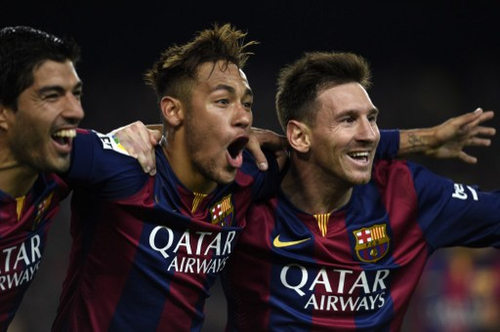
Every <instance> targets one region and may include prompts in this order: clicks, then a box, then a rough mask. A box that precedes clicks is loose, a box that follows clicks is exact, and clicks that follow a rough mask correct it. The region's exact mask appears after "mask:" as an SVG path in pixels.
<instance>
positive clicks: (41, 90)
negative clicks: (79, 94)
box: [38, 81, 83, 94]
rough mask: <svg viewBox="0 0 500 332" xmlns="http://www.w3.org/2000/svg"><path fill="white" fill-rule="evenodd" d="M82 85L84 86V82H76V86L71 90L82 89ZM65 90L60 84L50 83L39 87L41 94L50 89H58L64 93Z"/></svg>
mask: <svg viewBox="0 0 500 332" xmlns="http://www.w3.org/2000/svg"><path fill="white" fill-rule="evenodd" d="M82 86H83V84H82V82H81V81H79V82H78V83H76V84H75V86H74V87H73V89H71V90H72V91H74V90H75V89H81V88H82ZM64 90H65V89H64V88H63V87H62V86H60V85H48V86H44V87H42V88H40V89H38V93H39V94H44V93H47V92H50V91H57V92H59V93H63V92H64Z"/></svg>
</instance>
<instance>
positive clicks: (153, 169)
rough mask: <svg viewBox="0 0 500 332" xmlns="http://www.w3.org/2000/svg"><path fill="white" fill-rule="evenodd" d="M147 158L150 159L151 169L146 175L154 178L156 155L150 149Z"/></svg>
mask: <svg viewBox="0 0 500 332" xmlns="http://www.w3.org/2000/svg"><path fill="white" fill-rule="evenodd" d="M149 158H150V162H151V169H150V171H149V172H148V173H149V175H151V176H154V175H155V174H156V154H155V150H154V149H152V150H151V151H150V152H149Z"/></svg>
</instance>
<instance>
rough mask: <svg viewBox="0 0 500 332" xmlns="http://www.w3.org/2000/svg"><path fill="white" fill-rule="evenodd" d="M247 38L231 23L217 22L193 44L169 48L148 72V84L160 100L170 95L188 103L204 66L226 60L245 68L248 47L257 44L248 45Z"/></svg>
mask: <svg viewBox="0 0 500 332" xmlns="http://www.w3.org/2000/svg"><path fill="white" fill-rule="evenodd" d="M246 35H247V34H246V33H245V32H242V31H240V30H237V29H235V28H234V27H233V26H231V24H229V23H226V24H224V25H222V26H219V25H218V24H217V23H215V24H214V25H213V27H212V28H210V29H206V30H203V31H200V32H198V33H197V34H196V35H195V37H194V39H193V40H192V41H190V42H188V43H186V44H183V45H180V46H178V45H173V46H171V47H169V48H167V49H166V50H165V51H164V52H163V53H162V54H161V57H160V59H159V60H158V61H156V62H155V63H154V65H153V67H152V68H151V69H150V70H149V71H147V72H146V74H145V81H146V84H148V85H151V86H152V87H153V89H154V90H155V92H156V95H157V97H158V100H161V98H162V97H163V96H165V95H169V96H173V97H175V98H179V99H181V100H183V99H184V100H183V101H184V102H186V101H187V98H189V95H190V89H189V87H190V84H191V83H192V82H193V81H194V80H195V79H196V78H197V77H196V73H197V69H198V67H199V66H200V65H202V64H204V63H206V62H213V63H214V64H215V62H217V61H219V60H223V61H226V62H228V63H234V64H235V65H236V66H238V68H243V67H244V66H245V63H246V61H247V59H248V57H249V56H250V55H251V54H252V53H251V52H248V51H247V48H248V46H250V45H254V44H256V43H257V42H255V41H250V42H248V43H245V41H244V38H245V37H246Z"/></svg>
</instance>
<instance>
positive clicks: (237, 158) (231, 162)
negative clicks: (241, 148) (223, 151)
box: [227, 152, 243, 168]
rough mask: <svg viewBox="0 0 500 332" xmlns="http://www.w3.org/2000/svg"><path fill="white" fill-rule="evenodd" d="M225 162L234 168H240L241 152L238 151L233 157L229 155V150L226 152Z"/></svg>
mask: <svg viewBox="0 0 500 332" xmlns="http://www.w3.org/2000/svg"><path fill="white" fill-rule="evenodd" d="M227 162H228V163H229V165H231V167H234V168H240V167H241V165H242V164H243V153H241V152H240V153H238V154H237V155H236V156H235V157H234V158H233V157H231V154H229V152H228V153H227Z"/></svg>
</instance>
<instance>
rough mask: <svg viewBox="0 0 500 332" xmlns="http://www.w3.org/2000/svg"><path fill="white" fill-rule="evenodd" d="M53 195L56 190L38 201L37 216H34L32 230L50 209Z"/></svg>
mask: <svg viewBox="0 0 500 332" xmlns="http://www.w3.org/2000/svg"><path fill="white" fill-rule="evenodd" d="M52 196H54V192H51V193H50V194H49V195H48V196H47V197H46V198H45V199H44V200H43V201H41V202H40V203H38V205H37V206H36V211H35V216H34V218H33V227H32V230H35V229H36V228H37V226H38V224H39V223H40V221H41V220H42V217H43V216H44V215H45V212H47V210H48V209H49V206H50V202H51V201H52Z"/></svg>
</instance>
